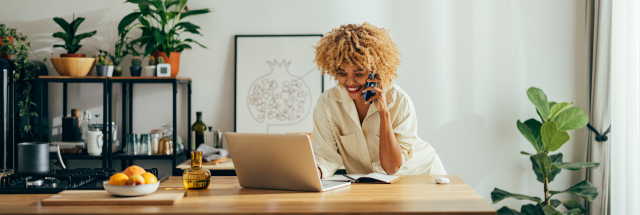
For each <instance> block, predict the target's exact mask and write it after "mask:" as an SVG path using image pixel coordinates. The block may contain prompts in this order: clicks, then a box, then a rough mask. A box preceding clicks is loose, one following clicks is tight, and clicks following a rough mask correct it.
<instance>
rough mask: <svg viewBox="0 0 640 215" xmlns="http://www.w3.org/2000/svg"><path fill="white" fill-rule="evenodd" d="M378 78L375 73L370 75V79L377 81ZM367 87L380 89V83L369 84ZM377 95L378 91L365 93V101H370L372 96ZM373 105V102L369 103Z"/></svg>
mask: <svg viewBox="0 0 640 215" xmlns="http://www.w3.org/2000/svg"><path fill="white" fill-rule="evenodd" d="M376 78H378V75H376V74H374V73H370V74H369V79H376ZM367 87H378V83H377V82H367ZM375 95H376V91H373V90H368V91H367V92H364V100H365V101H367V100H369V98H371V97H372V96H375ZM371 103H373V101H371V102H369V104H371Z"/></svg>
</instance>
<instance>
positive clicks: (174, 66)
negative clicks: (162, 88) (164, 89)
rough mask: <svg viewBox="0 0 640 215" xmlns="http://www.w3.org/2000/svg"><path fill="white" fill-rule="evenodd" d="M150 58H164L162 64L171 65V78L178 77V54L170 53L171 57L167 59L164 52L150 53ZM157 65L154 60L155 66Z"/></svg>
mask: <svg viewBox="0 0 640 215" xmlns="http://www.w3.org/2000/svg"><path fill="white" fill-rule="evenodd" d="M151 56H153V57H154V58H156V59H158V57H162V58H164V63H168V64H170V65H171V77H176V76H178V72H179V71H180V52H171V56H170V57H169V58H168V57H167V54H165V53H164V52H152V53H151ZM157 63H158V60H156V64H157Z"/></svg>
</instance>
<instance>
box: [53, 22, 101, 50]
mask: <svg viewBox="0 0 640 215" xmlns="http://www.w3.org/2000/svg"><path fill="white" fill-rule="evenodd" d="M53 21H55V22H56V23H58V25H60V27H61V28H62V29H64V32H56V33H54V34H53V37H57V38H60V39H62V40H64V45H60V44H56V45H53V47H54V48H64V49H66V50H67V54H75V53H76V52H78V50H80V48H81V47H82V45H80V41H81V40H83V39H85V38H89V37H92V36H93V35H95V34H96V32H97V31H91V32H86V33H82V34H78V35H76V33H77V31H78V27H80V24H81V23H82V22H84V17H78V18H77V19H75V15H74V19H73V21H72V22H71V23H68V22H67V21H66V20H64V19H62V18H60V17H55V18H53Z"/></svg>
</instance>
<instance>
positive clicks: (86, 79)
mask: <svg viewBox="0 0 640 215" xmlns="http://www.w3.org/2000/svg"><path fill="white" fill-rule="evenodd" d="M37 81H38V83H39V84H41V88H40V89H42V87H44V84H46V83H50V82H57V83H62V84H63V94H64V95H63V112H62V113H63V116H66V115H67V84H68V83H102V84H103V94H102V95H103V113H102V115H103V117H102V119H103V123H102V124H103V125H108V123H107V122H113V119H112V111H113V110H112V104H113V98H112V92H113V84H114V83H120V84H121V85H122V131H123V132H122V137H123V138H122V139H126V134H130V133H133V120H131V119H130V117H129V118H128V117H127V116H131V115H132V113H133V85H134V84H171V85H172V87H173V91H172V95H173V140H177V139H178V138H177V137H178V136H177V132H178V129H177V124H178V121H177V113H176V112H177V98H176V97H177V94H178V86H177V85H178V84H186V85H187V95H188V96H187V100H188V102H187V126H189V129H190V128H191V127H190V125H191V79H190V78H184V77H104V76H39V77H38V80H37ZM127 89H129V90H128V91H127ZM38 93H42V92H38ZM127 100H128V101H127ZM40 102H41V104H42V103H43V102H44V101H40ZM127 103H128V104H129V106H128V109H127ZM40 107H42V105H40ZM43 112H44V110H43V109H42V108H39V113H43ZM127 119H129V120H127ZM127 122H128V123H127ZM104 128H105V129H104V130H103V131H102V132H103V135H104V137H103V138H105V139H104V142H105V143H107V144H106V147H103V152H102V154H103V155H106V156H94V157H88V155H85V156H82V155H78V156H77V157H74V156H69V155H67V156H68V158H64V159H100V158H102V160H103V162H102V167H103V168H113V164H112V163H113V160H114V159H118V160H122V162H121V164H122V166H123V168H125V167H126V166H127V164H131V163H132V160H138V159H171V161H172V165H173V166H172V168H173V175H181V174H182V173H181V172H182V171H181V170H179V169H176V166H177V158H178V155H185V153H174V154H173V155H121V154H120V155H114V154H113V153H112V152H111V150H107V149H111V141H110V138H112V137H110V136H111V135H107V134H109V133H110V132H111V131H110V129H111V126H104ZM127 128H128V129H127ZM40 130H42V122H41V123H40ZM39 133H40V135H42V132H39ZM187 136H188V138H187V142H186V143H187V144H185V145H186V150H187V151H190V150H192V149H191V145H190V144H189V143H190V142H191V135H187ZM40 139H42V136H40ZM125 145H126V143H123V147H126V146H125ZM173 151H174V152H175V151H177V144H173Z"/></svg>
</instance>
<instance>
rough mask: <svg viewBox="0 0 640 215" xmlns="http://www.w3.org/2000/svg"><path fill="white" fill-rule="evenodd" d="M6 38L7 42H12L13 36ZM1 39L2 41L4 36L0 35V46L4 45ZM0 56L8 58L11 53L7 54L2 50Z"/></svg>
mask: <svg viewBox="0 0 640 215" xmlns="http://www.w3.org/2000/svg"><path fill="white" fill-rule="evenodd" d="M8 40H9V42H13V37H12V36H9V39H8ZM3 41H4V37H0V47H2V46H3V45H4V42H3ZM0 57H1V58H6V59H9V58H11V55H8V54H7V53H6V52H2V53H0Z"/></svg>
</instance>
